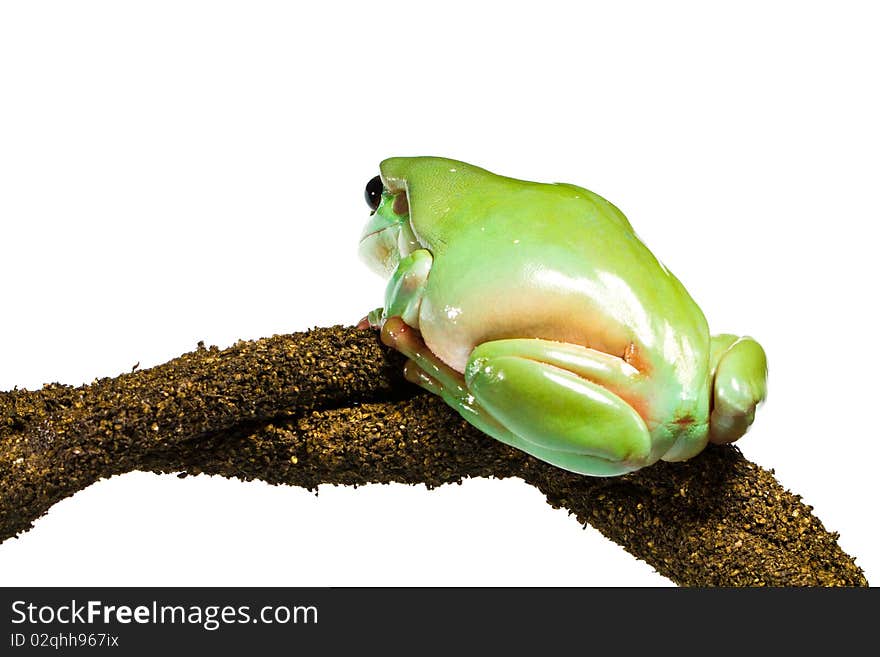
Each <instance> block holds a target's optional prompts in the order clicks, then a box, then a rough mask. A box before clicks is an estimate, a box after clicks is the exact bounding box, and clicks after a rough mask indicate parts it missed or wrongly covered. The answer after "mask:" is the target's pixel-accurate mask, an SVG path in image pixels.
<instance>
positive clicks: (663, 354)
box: [420, 182, 709, 397]
mask: <svg viewBox="0 0 880 657" xmlns="http://www.w3.org/2000/svg"><path fill="white" fill-rule="evenodd" d="M447 217H448V219H449V222H448V224H447V225H446V226H442V227H440V228H438V229H437V230H436V232H435V233H434V235H433V238H434V239H433V243H429V244H427V245H426V246H427V247H428V248H429V249H431V251H432V253H433V254H434V264H433V267H432V270H431V273H430V276H429V279H428V285H427V288H426V293H425V298H424V301H423V303H422V308H421V312H420V323H421V325H422V332H423V335H424V337H425V340H426V342H427V343H428V345H429V346H430V347H431V349H432V350H433V351H434V352H435V353H436V354H437V355H438V356H439V357H440V358H441V359H443V360H444V361H445V362H447V363H448V364H449V365H450V366H452V367H454V368H455V369H457V370H459V371H463V369H464V365H465V364H466V362H467V358H468V356H469V354H470V352H471V351H472V350H473V348H474V347H475V346H477V345H479V344H482V343H484V342H488V341H490V340H496V339H503V338H523V337H533V338H543V339H547V340H558V341H562V342H569V343H572V344H579V345H582V346H586V347H590V348H593V349H597V350H600V351H603V352H605V353H609V354H612V355H616V356H620V357H626V358H627V361H628V362H630V363H631V364H633V365H634V366H635V367H637V368H638V369H640V370H645V371H647V370H648V369H650V370H651V374H652V376H654V377H657V378H658V380H659V379H661V378H667V377H669V378H673V379H675V380H676V381H679V382H683V383H684V385H687V386H691V387H693V388H694V390H693V394H694V395H699V394H702V392H701V391H698V390H697V388H703V387H705V381H706V379H707V372H706V369H707V367H708V361H707V357H706V354H707V353H708V340H709V334H708V327H707V325H706V320H705V318H704V316H703V314H702V312H701V311H700V309H699V307H697V305H696V304H695V303H694V302H693V300H692V299H691V297H690V295H688V293H687V291H686V290H685V289H684V287H683V286H682V285H681V283H680V282H679V281H678V280H677V279H676V278H675V276H673V275H672V274H671V273H670V272H669V271H668V270H667V269H666V268H665V267H664V266H663V265H662V264H661V263H660V262H659V261H658V260H657V259H656V258H655V257H654V255H653V254H652V253H651V252H650V251H649V250H648V249H647V247H646V246H645V245H644V244H643V243H642V242H641V240H639V238H638V237H637V236H636V234H635V233H634V231H633V230H632V227H631V226H630V224H629V222H628V221H627V219H626V218H625V217H624V215H623V214H622V213H621V212H620V211H619V210H618V209H617V208H616V207H614V206H613V205H612V204H611V203H609V202H608V201H606V200H605V199H603V198H602V197H600V196H598V195H596V194H594V193H592V192H589V191H588V190H585V189H583V188H580V187H576V186H573V185H546V184H539V183H525V182H523V183H522V185H521V186H519V187H517V188H511V186H510V184H506V185H505V187H504V188H503V189H500V190H497V191H496V190H493V189H491V188H488V189H487V190H486V193H485V194H482V195H473V194H472V195H469V198H467V199H463V200H462V201H461V202H460V204H458V205H457V206H456V207H455V208H454V212H450V213H449V215H447ZM703 361H705V362H703ZM683 394H684V396H686V397H687V396H690V393H683Z"/></svg>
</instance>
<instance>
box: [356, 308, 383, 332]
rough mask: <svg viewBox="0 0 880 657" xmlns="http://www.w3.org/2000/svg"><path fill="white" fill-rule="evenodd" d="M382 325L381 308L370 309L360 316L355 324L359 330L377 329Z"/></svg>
mask: <svg viewBox="0 0 880 657" xmlns="http://www.w3.org/2000/svg"><path fill="white" fill-rule="evenodd" d="M381 327H382V308H376V309H375V310H371V311H370V312H369V313H368V314H366V315H364V316H363V317H361V318H360V321H358V323H357V324H356V328H358V329H360V330H366V329H378V328H381Z"/></svg>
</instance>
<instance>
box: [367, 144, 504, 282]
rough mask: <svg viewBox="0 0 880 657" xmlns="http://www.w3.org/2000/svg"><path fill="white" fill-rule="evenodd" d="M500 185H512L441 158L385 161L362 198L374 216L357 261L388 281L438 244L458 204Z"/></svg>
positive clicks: (477, 169) (472, 168)
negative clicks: (401, 265) (402, 265)
mask: <svg viewBox="0 0 880 657" xmlns="http://www.w3.org/2000/svg"><path fill="white" fill-rule="evenodd" d="M498 180H510V179H503V178H501V176H496V175H495V174H492V173H489V172H488V171H486V170H485V169H481V168H479V167H475V166H473V165H471V164H467V163H465V162H459V161H457V160H450V159H447V158H442V157H392V158H389V159H387V160H384V161H383V162H382V163H381V164H380V165H379V175H378V176H376V177H375V178H373V179H372V180H370V182H368V183H367V188H366V190H365V192H364V195H365V197H366V200H367V205H369V206H370V210H371V211H372V212H371V213H370V220H369V221H368V222H367V225H366V226H364V230H363V233H362V234H361V241H360V248H359V252H360V255H361V258H362V259H363V260H364V261H365V262H366V263H367V265H369V267H370V268H371V269H372V270H373V271H375V272H377V273H379V274H381V275H383V276H385V277H387V276H390V275H391V274H392V273H393V272H394V269H395V268H396V267H397V263H399V262H400V260H401V259H402V258H405V257H407V256H408V255H409V254H410V253H412V252H413V251H415V250H416V249H419V248H422V247H427V246H428V245H430V244H433V245H437V244H438V243H442V242H443V240H444V236H443V234H444V227H445V229H447V230H448V229H449V227H450V224H451V223H453V220H454V218H455V217H456V216H457V212H456V210H457V208H458V207H460V205H461V203H462V202H465V201H467V199H468V197H469V196H471V197H472V195H473V194H474V193H475V192H476V191H477V190H480V191H484V190H485V189H487V186H488V185H491V184H493V182H495V181H498Z"/></svg>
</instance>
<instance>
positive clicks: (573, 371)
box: [382, 318, 656, 476]
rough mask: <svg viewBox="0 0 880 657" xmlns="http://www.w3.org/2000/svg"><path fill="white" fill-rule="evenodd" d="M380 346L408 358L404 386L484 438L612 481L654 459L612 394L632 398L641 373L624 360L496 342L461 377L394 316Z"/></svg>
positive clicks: (637, 425)
mask: <svg viewBox="0 0 880 657" xmlns="http://www.w3.org/2000/svg"><path fill="white" fill-rule="evenodd" d="M382 339H383V341H384V342H385V343H386V344H389V345H391V346H394V347H395V348H397V349H398V350H399V351H401V352H403V353H404V354H405V355H406V356H408V357H409V358H410V359H411V362H410V363H408V364H407V368H406V370H405V373H406V376H407V378H408V379H410V380H412V381H414V382H416V383H418V384H420V385H422V386H423V387H425V388H427V389H429V390H431V391H432V392H434V393H435V394H438V395H440V396H442V397H443V399H444V400H445V401H446V402H447V403H448V404H449V405H450V406H452V407H453V408H455V409H456V410H457V411H458V412H459V413H460V414H461V415H462V417H464V418H465V419H466V420H467V421H468V422H470V423H471V424H473V425H474V426H476V427H477V428H478V429H480V430H481V431H483V432H484V433H487V434H489V435H490V436H492V437H493V438H495V439H496V440H499V441H501V442H503V443H506V444H508V445H511V446H513V447H516V448H517V449H521V450H522V451H524V452H526V453H528V454H531V455H533V456H535V457H537V458H539V459H541V460H543V461H546V462H548V463H551V464H553V465H555V466H558V467H561V468H564V469H566V470H571V471H573V472H578V473H580V474H586V475H594V476H612V475H619V474H623V473H626V472H631V471H633V470H637V469H639V468H640V467H642V466H644V465H647V464H648V463H651V462H653V461H655V460H656V456H655V455H654V454H652V450H651V436H650V434H649V432H648V428H647V427H646V425H645V422H644V420H643V419H642V417H641V416H640V415H639V413H638V412H636V410H635V409H634V408H633V407H632V406H631V405H630V404H629V403H627V402H626V401H624V399H623V398H622V397H621V396H620V394H617V393H616V392H614V390H616V391H618V392H620V393H621V394H626V393H627V392H632V393H633V396H637V394H638V387H639V385H640V383H639V380H640V375H639V373H638V371H637V370H635V368H633V367H632V366H630V365H629V364H627V363H626V362H625V361H623V359H620V358H615V357H613V356H609V355H607V354H603V353H601V352H597V351H594V350H592V349H588V348H585V347H581V346H578V345H572V344H563V343H558V342H553V341H549V340H538V339H509V340H496V341H492V342H487V343H485V344H482V345H480V346H478V347H477V348H476V349H474V350H473V352H472V353H471V355H470V358H469V359H468V364H467V367H466V368H465V374H464V376H462V375H461V374H460V373H458V372H456V371H455V370H452V369H451V368H449V367H448V366H446V365H445V364H443V363H442V362H441V361H440V360H439V359H438V358H437V357H436V356H435V355H434V354H433V353H432V352H431V351H430V350H429V349H428V347H427V346H426V345H425V344H424V342H422V341H421V338H420V336H419V335H418V333H417V332H415V331H413V330H412V329H411V328H410V327H408V326H406V324H405V323H404V322H402V321H400V320H399V319H398V318H391V319H389V320H388V321H386V323H385V326H384V327H383V330H382Z"/></svg>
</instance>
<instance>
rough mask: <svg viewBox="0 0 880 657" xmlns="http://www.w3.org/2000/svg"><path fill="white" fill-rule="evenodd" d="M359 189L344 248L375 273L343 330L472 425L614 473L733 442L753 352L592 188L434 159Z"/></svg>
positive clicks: (393, 167)
mask: <svg viewBox="0 0 880 657" xmlns="http://www.w3.org/2000/svg"><path fill="white" fill-rule="evenodd" d="M364 194H365V198H366V201H367V204H368V206H369V208H370V216H369V219H368V220H367V222H366V225H365V226H364V228H363V231H362V233H361V236H360V241H359V245H358V252H359V255H360V257H361V258H362V260H363V261H364V262H365V263H366V264H367V266H368V267H369V268H370V269H372V270H373V271H374V272H376V273H378V274H379V275H381V276H382V277H384V278H386V279H387V280H388V282H387V286H386V290H385V300H384V305H383V306H381V307H379V308H376V309H375V310H373V311H371V312H370V313H368V314H367V315H366V316H365V317H364V318H363V319H361V321H360V322H359V323H358V327H359V328H362V329H373V330H376V331H378V332H379V334H380V336H381V338H380V339H381V341H382V342H383V343H384V344H386V345H387V346H389V347H392V348H394V349H395V350H397V351H399V352H400V353H402V354H403V355H404V356H405V358H406V363H405V365H404V367H403V375H404V377H405V378H406V380H408V381H410V382H412V383H415V384H417V385H419V386H421V387H422V388H424V389H426V390H428V391H430V392H431V393H433V394H435V395H437V396H439V397H440V398H442V400H443V401H444V402H445V403H446V404H447V405H448V406H450V407H451V408H453V409H455V411H457V412H458V414H459V415H460V416H461V417H463V418H464V419H465V420H466V421H467V422H469V423H470V424H471V425H473V426H474V427H476V428H477V429H479V430H480V431H481V432H482V433H483V434H486V435H487V436H489V437H491V438H494V439H495V440H498V441H500V442H501V443H504V444H506V445H509V446H511V447H513V448H516V449H518V450H521V451H522V452H525V453H526V454H528V455H530V456H533V457H535V458H537V459H538V460H540V461H544V462H546V463H549V464H551V465H552V466H555V467H557V468H561V469H563V470H567V471H570V472H574V473H577V474H580V475H586V476H595V477H613V476H620V475H625V474H628V473H631V472H634V471H636V470H639V469H641V468H644V467H647V466H650V465H653V464H654V463H657V462H658V461H660V460H663V461H670V462H677V461H684V460H687V459H690V458H692V457H694V456H696V455H697V454H699V453H701V452H702V451H703V450H704V449H705V448H706V447H707V446H708V445H712V444H714V445H723V444H729V443H733V442H735V441H736V440H738V439H739V438H740V437H742V436H743V435H744V434H745V433H746V431H747V430H748V429H749V428H750V427H751V425H752V424H753V422H754V419H755V412H756V409H757V407H758V406H759V405H761V404H762V403H763V402H764V401H765V399H766V394H767V357H766V354H765V352H764V349H763V348H762V346H761V345H760V344H759V343H758V341H757V340H755V339H754V338H752V337H750V336H748V335H743V336H740V335H735V334H731V333H721V334H715V335H713V334H710V331H709V326H708V323H707V320H706V317H705V316H704V314H703V312H702V310H701V309H700V307H699V306H698V305H697V303H696V302H695V301H694V300H693V298H692V297H691V296H690V294H689V293H688V292H687V290H686V289H685V287H684V286H683V284H682V283H681V282H680V281H679V280H678V278H676V277H675V276H674V275H673V274H672V272H671V271H670V270H669V269H667V268H666V267H665V266H664V265H663V264H662V263H661V262H660V261H659V260H658V259H657V257H655V256H654V254H653V253H652V252H651V251H650V250H649V249H648V247H647V246H646V245H645V244H644V242H643V241H642V240H641V239H640V238H639V237H638V235H637V234H636V232H635V230H634V229H633V227H632V225H631V224H630V222H629V220H628V219H627V218H626V216H625V215H624V214H623V212H621V210H619V209H618V208H617V207H616V206H615V205H613V204H612V203H611V202H609V201H607V200H606V199H605V198H603V197H601V196H599V195H598V194H596V193H594V192H592V191H589V190H588V189H586V188H584V187H580V186H577V185H573V184H569V183H544V182H531V181H527V180H519V179H516V178H511V177H506V176H502V175H498V174H495V173H492V172H490V171H488V170H486V169H482V168H480V167H478V166H474V165H471V164H467V163H465V162H462V161H458V160H454V159H449V158H444V157H435V156H415V157H391V158H388V159H385V160H383V161H382V162H381V163H380V165H379V175H377V176H375V177H373V178H372V179H370V181H369V182H368V183H367V186H366V188H365V191H364Z"/></svg>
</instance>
